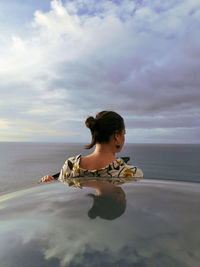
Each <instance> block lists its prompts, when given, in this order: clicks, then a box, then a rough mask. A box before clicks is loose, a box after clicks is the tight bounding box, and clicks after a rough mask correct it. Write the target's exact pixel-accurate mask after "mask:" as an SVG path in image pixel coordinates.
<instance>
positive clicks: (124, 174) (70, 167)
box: [58, 154, 143, 187]
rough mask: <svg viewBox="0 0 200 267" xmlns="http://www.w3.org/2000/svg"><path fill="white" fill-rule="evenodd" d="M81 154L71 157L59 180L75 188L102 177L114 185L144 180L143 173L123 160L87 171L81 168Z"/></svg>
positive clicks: (118, 159)
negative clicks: (81, 183)
mask: <svg viewBox="0 0 200 267" xmlns="http://www.w3.org/2000/svg"><path fill="white" fill-rule="evenodd" d="M80 159H81V154H80V155H78V156H75V157H71V158H69V159H67V160H66V162H65V163H64V165H63V167H62V169H61V172H60V175H59V178H58V180H59V181H61V182H63V183H65V184H67V185H69V186H75V187H81V185H80V181H81V180H83V177H84V181H85V180H91V179H94V178H95V180H96V179H97V178H98V177H101V180H105V181H108V182H110V183H113V184H123V183H124V182H127V181H137V180H139V179H141V178H143V173H142V171H141V170H140V169H138V168H137V167H134V166H131V165H127V164H126V163H125V162H124V161H123V159H121V158H117V159H116V160H115V161H113V162H112V163H110V164H109V165H108V166H106V167H104V168H101V169H97V170H86V169H83V168H81V167H80ZM102 178H103V179H102Z"/></svg>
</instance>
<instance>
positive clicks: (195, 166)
mask: <svg viewBox="0 0 200 267" xmlns="http://www.w3.org/2000/svg"><path fill="white" fill-rule="evenodd" d="M83 147H84V144H72V143H12V142H11V143H6V142H1V143H0V195H2V194H5V193H8V192H12V191H16V190H20V189H22V188H27V187H31V186H41V185H38V184H37V181H38V180H39V178H41V177H42V176H44V175H45V174H54V173H57V172H59V171H60V169H61V167H62V165H63V163H64V162H65V160H66V159H67V158H68V157H71V156H74V155H78V154H82V155H87V154H88V153H91V151H88V150H86V149H84V148H83ZM121 156H129V157H130V161H129V164H132V165H135V166H137V167H139V168H141V169H142V171H143V173H144V177H145V178H147V179H148V178H153V179H172V180H184V181H196V182H200V164H199V159H200V145H189V144H186V145H174V144H126V145H125V146H124V148H123V150H122V151H121V152H120V153H119V154H117V157H121Z"/></svg>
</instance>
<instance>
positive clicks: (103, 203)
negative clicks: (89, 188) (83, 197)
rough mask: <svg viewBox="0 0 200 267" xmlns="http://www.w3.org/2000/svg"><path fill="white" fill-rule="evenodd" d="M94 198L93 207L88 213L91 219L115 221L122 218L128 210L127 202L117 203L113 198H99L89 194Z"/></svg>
mask: <svg viewBox="0 0 200 267" xmlns="http://www.w3.org/2000/svg"><path fill="white" fill-rule="evenodd" d="M88 196H89V197H91V198H93V206H92V208H91V209H90V210H89V211H88V216H89V217H90V218H91V219H95V218H96V217H98V216H99V217H100V218H102V219H106V220H114V219H116V218H117V217H120V216H121V215H122V214H123V213H124V211H125V209H126V200H125V199H124V200H121V201H116V200H115V199H114V198H113V197H111V196H105V195H104V196H103V195H101V196H97V195H94V194H88Z"/></svg>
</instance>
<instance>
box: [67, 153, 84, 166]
mask: <svg viewBox="0 0 200 267" xmlns="http://www.w3.org/2000/svg"><path fill="white" fill-rule="evenodd" d="M80 158H81V154H78V155H76V156H72V157H69V158H68V159H67V160H66V161H65V164H66V163H67V164H70V163H72V164H74V163H77V162H78V161H79V160H80Z"/></svg>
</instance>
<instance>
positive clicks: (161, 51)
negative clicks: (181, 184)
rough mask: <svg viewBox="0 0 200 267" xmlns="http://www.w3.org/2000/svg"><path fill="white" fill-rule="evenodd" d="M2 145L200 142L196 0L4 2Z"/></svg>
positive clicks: (0, 21) (0, 10)
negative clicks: (100, 130)
mask: <svg viewBox="0 0 200 267" xmlns="http://www.w3.org/2000/svg"><path fill="white" fill-rule="evenodd" d="M0 33H1V34H0V141H20V142H21V141H47V142H89V141H90V133H89V130H88V129H87V128H86V127H85V124H84V122H85V119H86V118H87V117H88V116H95V115H96V114H97V113H98V112H100V111H102V110H114V111H116V112H118V113H119V114H120V115H121V116H122V117H123V118H124V120H125V125H126V133H127V134H126V142H128V143H189V144H190V143H200V1H197V0H166V1H163V0H152V1H150V0H144V1H142V0H132V1H131V0H118V1H114V0H112V1H108V0H102V1H97V0H96V1H95V0H85V1H83V0H74V1H69V0H63V1H59V0H52V1H50V0H43V1H41V0H34V1H33V0H12V1H11V0H0Z"/></svg>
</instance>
